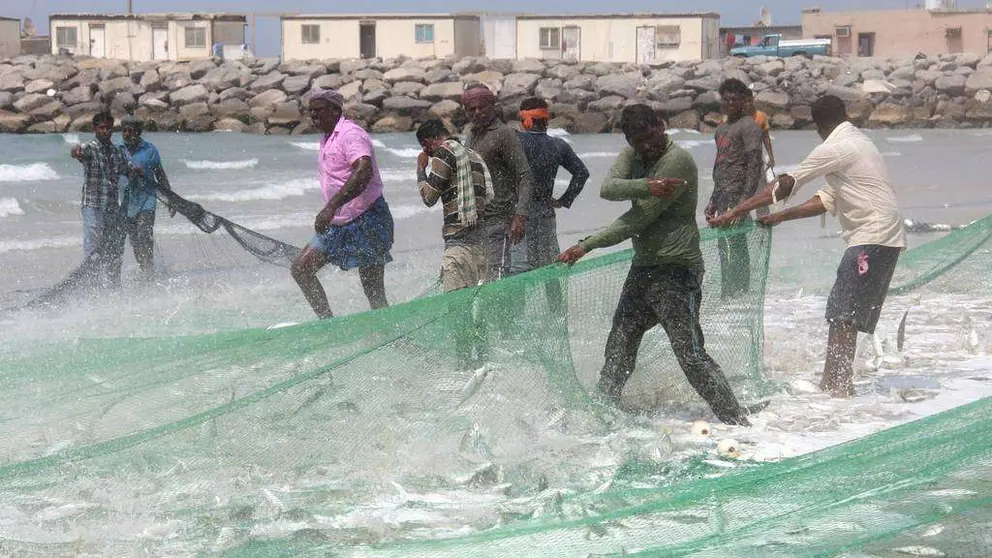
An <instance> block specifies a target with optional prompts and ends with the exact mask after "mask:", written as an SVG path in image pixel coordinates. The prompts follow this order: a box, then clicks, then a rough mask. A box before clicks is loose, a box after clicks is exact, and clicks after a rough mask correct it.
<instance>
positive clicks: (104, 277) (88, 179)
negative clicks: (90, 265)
mask: <svg viewBox="0 0 992 558" xmlns="http://www.w3.org/2000/svg"><path fill="white" fill-rule="evenodd" d="M92 122H93V135H94V136H95V137H94V139H93V140H92V141H90V142H89V143H87V144H86V145H78V144H77V145H74V146H72V149H71V150H70V152H69V153H70V155H71V156H72V158H73V159H76V160H77V161H79V162H80V163H81V164H82V165H83V197H82V216H83V257H84V258H86V259H90V258H95V260H94V261H95V263H96V264H97V266H96V268H95V269H96V270H97V273H98V277H97V279H98V281H99V282H100V283H101V284H102V285H103V286H105V287H114V288H116V287H119V286H120V282H121V277H120V270H121V264H120V250H119V249H118V248H117V247H116V246H112V244H114V243H115V241H116V240H117V239H118V238H120V239H121V241H123V238H122V237H123V235H122V234H121V229H122V227H123V223H122V222H121V207H120V202H119V200H118V196H119V195H120V189H119V185H118V183H119V181H120V179H121V177H122V176H126V177H129V178H133V177H136V176H138V175H139V174H141V173H142V172H143V171H142V169H141V168H140V167H138V166H136V165H134V164H133V163H132V162H131V159H130V158H129V156H128V152H127V150H126V149H124V147H122V146H119V145H114V142H113V134H114V117H113V116H112V115H111V114H110V113H109V112H100V113H97V114H95V115H93V121H92Z"/></svg>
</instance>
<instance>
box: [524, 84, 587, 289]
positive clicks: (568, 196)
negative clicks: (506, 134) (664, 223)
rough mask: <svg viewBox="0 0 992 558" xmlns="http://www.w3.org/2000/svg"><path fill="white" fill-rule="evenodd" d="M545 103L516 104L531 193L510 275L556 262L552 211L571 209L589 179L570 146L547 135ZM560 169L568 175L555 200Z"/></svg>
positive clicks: (540, 100) (556, 249) (555, 236)
mask: <svg viewBox="0 0 992 558" xmlns="http://www.w3.org/2000/svg"><path fill="white" fill-rule="evenodd" d="M549 118H550V114H549V113H548V103H547V102H545V101H544V99H539V98H537V97H531V98H529V99H524V100H523V102H521V103H520V120H521V122H522V124H523V127H524V131H523V132H520V144H521V145H523V148H524V153H526V154H527V161H528V162H529V163H530V171H531V173H532V174H533V175H534V194H533V196H532V197H531V204H530V220H529V222H528V223H527V230H526V232H525V233H524V240H523V242H521V243H520V244H518V245H517V246H515V247H514V254H513V255H512V256H511V257H510V274H511V275H512V274H515V273H523V272H524V271H530V270H532V269H536V268H539V267H543V266H546V265H548V264H552V263H554V262H555V261H557V259H558V252H560V251H561V250H560V248H559V246H558V233H557V223H556V221H555V209H557V208H561V207H565V208H568V207H571V206H572V202H574V201H575V198H577V197H578V195H579V193H580V192H582V188H583V187H584V186H585V185H586V181H587V180H589V169H588V168H586V166H585V164H584V163H583V162H582V160H581V159H579V157H578V155H576V154H575V151H573V150H572V146H570V145H568V142H566V141H565V140H563V139H561V138H556V137H553V136H550V135H548V119H549ZM559 167H563V168H564V169H565V170H567V171H568V172H569V173H570V174H571V175H572V180H571V181H569V183H568V188H567V189H566V190H565V192H564V193H563V194H562V195H561V196H559V197H558V198H557V199H556V198H555V196H554V190H555V178H556V177H557V176H558V168H559Z"/></svg>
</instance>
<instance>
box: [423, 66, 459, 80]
mask: <svg viewBox="0 0 992 558" xmlns="http://www.w3.org/2000/svg"><path fill="white" fill-rule="evenodd" d="M446 81H458V74H456V73H455V72H452V71H451V70H450V69H449V68H445V67H437V68H432V69H430V70H427V73H426V74H425V75H424V82H426V83H442V82H446Z"/></svg>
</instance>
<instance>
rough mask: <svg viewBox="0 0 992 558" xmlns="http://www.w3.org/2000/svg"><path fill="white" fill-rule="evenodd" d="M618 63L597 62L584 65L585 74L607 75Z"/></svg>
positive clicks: (614, 70)
mask: <svg viewBox="0 0 992 558" xmlns="http://www.w3.org/2000/svg"><path fill="white" fill-rule="evenodd" d="M618 67H619V66H618V65H617V64H614V63H612V62H597V63H595V64H592V65H590V66H586V69H585V72H584V73H586V74H589V75H593V76H596V77H602V76H608V75H610V74H613V73H615V72H616V71H617V69H618Z"/></svg>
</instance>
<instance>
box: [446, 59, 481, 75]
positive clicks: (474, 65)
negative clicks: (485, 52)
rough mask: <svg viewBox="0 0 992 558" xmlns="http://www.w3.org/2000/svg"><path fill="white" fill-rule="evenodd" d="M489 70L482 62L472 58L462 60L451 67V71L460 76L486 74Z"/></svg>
mask: <svg viewBox="0 0 992 558" xmlns="http://www.w3.org/2000/svg"><path fill="white" fill-rule="evenodd" d="M487 69H488V68H487V67H486V65H485V64H483V63H482V62H480V61H479V59H478V58H472V57H466V58H462V59H461V60H459V61H458V62H455V63H454V64H453V65H452V66H451V71H453V72H455V73H456V74H459V75H465V74H476V73H479V72H484V71H486V70H487Z"/></svg>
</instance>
